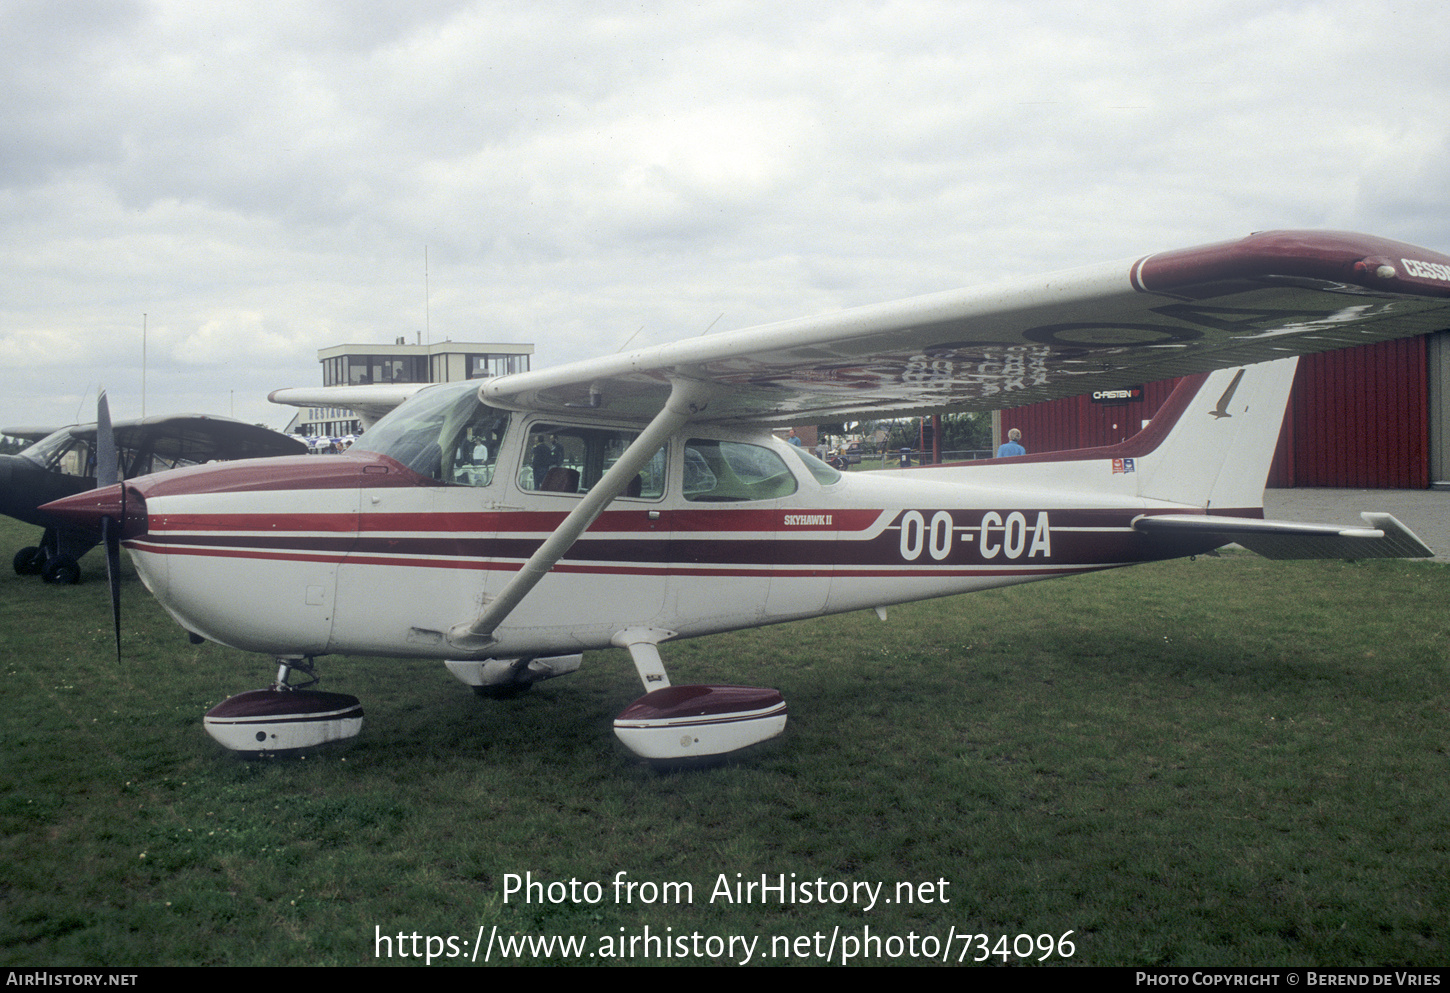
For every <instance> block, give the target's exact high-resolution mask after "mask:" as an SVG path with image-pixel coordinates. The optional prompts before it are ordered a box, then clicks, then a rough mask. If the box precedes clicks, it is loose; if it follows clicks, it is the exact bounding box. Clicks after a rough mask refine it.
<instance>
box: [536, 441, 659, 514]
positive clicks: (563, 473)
mask: <svg viewBox="0 0 1450 993" xmlns="http://www.w3.org/2000/svg"><path fill="white" fill-rule="evenodd" d="M637 437H639V433H638V432H636V431H622V430H618V429H615V428H596V427H581V426H579V425H568V424H549V423H535V424H532V425H530V426H529V436H528V439H527V441H526V442H525V445H524V458H523V464H522V465H521V466H520V467H519V488H520V489H523V490H533V491H535V492H542V493H585V492H587V491H588V490H589V489H590V488H591V487H592V486H593V485H594V484H595V483H597V482H599V480H600V477H602V476H603V475H604V473H605V472H607V471H608V470H609V467H610V466H612V465H614V463H615V462H618V461H619V457H620V456H621V455H623V454H624V450H625V449H626V448H628V447H629V446H630V443H631V442H633V441H634V439H635V438H637ZM664 492H665V452H664V449H661V450H660V451H658V452H656V453H655V456H654V458H652V459H650V461H649V462H648V463H647V464H646V465H645V467H644V468H643V469H641V470H640V471H639V473H638V474H637V475H636V476H635V478H634V479H633V480H631V481H630V484H629V486H628V487H627V488H626V489H625V491H624V493H623V495H624V496H625V497H638V498H640V499H645V500H657V499H659V498H660V497H662V496H664Z"/></svg>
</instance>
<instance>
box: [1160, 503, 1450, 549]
mask: <svg viewBox="0 0 1450 993" xmlns="http://www.w3.org/2000/svg"><path fill="white" fill-rule="evenodd" d="M1359 516H1360V517H1362V518H1364V521H1365V523H1366V524H1368V525H1369V527H1363V528H1356V527H1344V526H1341V525H1337V524H1301V523H1297V522H1295V521H1264V520H1254V519H1252V518H1246V517H1212V516H1205V515H1202V514H1154V515H1151V516H1150V515H1146V514H1145V515H1144V516H1142V517H1138V518H1135V519H1134V520H1133V528H1134V530H1136V531H1140V532H1142V533H1143V534H1148V535H1163V536H1176V537H1189V536H1200V537H1201V536H1204V535H1218V536H1221V537H1222V538H1223V543H1224V544H1228V543H1230V542H1234V543H1236V544H1238V545H1242V546H1243V547H1244V548H1247V549H1248V550H1249V551H1251V552H1257V553H1258V554H1259V555H1262V556H1264V557H1265V558H1269V559H1425V558H1430V557H1431V556H1432V555H1434V554H1435V553H1434V552H1433V551H1431V550H1430V548H1429V547H1428V546H1427V545H1426V544H1425V543H1424V542H1423V541H1421V540H1420V539H1419V538H1417V537H1416V536H1415V534H1414V532H1412V531H1411V530H1410V529H1409V528H1407V527H1405V526H1404V525H1403V524H1401V523H1400V522H1399V521H1397V520H1396V519H1395V518H1394V516H1393V515H1391V514H1371V513H1363V514H1360V515H1359Z"/></svg>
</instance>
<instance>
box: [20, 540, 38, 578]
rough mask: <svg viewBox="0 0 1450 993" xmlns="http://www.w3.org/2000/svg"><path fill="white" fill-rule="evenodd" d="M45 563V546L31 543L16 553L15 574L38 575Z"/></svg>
mask: <svg viewBox="0 0 1450 993" xmlns="http://www.w3.org/2000/svg"><path fill="white" fill-rule="evenodd" d="M44 565H45V549H43V548H36V547H35V546H34V545H31V546H30V547H29V548H22V549H21V550H20V551H18V552H16V553H15V574H16V575H17V576H38V575H40V570H41V567H42V566H44Z"/></svg>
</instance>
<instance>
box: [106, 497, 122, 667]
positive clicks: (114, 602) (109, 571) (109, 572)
mask: <svg viewBox="0 0 1450 993" xmlns="http://www.w3.org/2000/svg"><path fill="white" fill-rule="evenodd" d="M122 500H123V501H124V500H125V495H124V492H123V494H122ZM123 506H124V504H123ZM125 519H126V512H125V510H124V509H123V510H122V511H121V521H122V522H124V521H125ZM121 528H122V523H118V522H116V521H113V520H112V519H111V518H109V517H102V518H101V541H102V542H103V543H104V544H105V546H106V582H107V583H108V584H109V585H110V587H111V621H112V623H113V624H114V625H115V628H116V662H117V664H120V662H121Z"/></svg>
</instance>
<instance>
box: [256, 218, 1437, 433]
mask: <svg viewBox="0 0 1450 993" xmlns="http://www.w3.org/2000/svg"><path fill="white" fill-rule="evenodd" d="M1446 327H1450V256H1445V255H1442V254H1440V253H1438V252H1432V251H1429V250H1427V249H1423V248H1417V247H1415V246H1412V245H1407V244H1404V243H1401V242H1395V241H1389V240H1386V239H1382V238H1374V237H1371V236H1368V235H1360V234H1351V233H1346V232H1322V231H1321V232H1315V231H1271V232H1262V233H1258V234H1254V235H1250V236H1249V237H1247V238H1244V239H1242V240H1240V241H1233V242H1222V243H1218V244H1213V245H1206V246H1201V247H1198V248H1190V249H1184V250H1181V251H1174V252H1165V253H1160V254H1157V255H1149V256H1144V257H1142V258H1138V259H1132V260H1126V261H1122V262H1116V263H1107V264H1103V265H1098V266H1091V267H1086V268H1081V269H1073V270H1069V271H1066V272H1061V273H1056V274H1052V275H1046V276H1036V277H1022V278H1013V279H1010V280H1007V281H1004V282H1000V283H996V284H994V285H991V286H987V287H984V288H977V289H964V290H955V291H951V292H946V293H938V294H933V295H929V296H922V297H915V298H912V299H908V300H901V301H896V302H893V303H887V304H878V305H873V306H868V307H861V308H856V309H852V310H844V311H839V312H836V313H831V314H825V315H822V316H818V317H811V318H805V319H801V320H793V321H786V322H783V323H779V324H769V325H764V326H761V327H756V328H749V329H746V330H741V331H731V332H723V333H719V334H714V335H709V336H705V337H699V338H693V339H688V340H686V341H682V342H676V343H674V344H670V345H663V346H657V347H653V348H647V349H641V350H639V351H635V352H631V353H626V354H622V355H615V356H610V357H607V358H602V359H593V360H590V361H586V362H576V363H571V364H569V365H563V366H557V367H554V368H552V369H544V370H536V371H531V372H524V373H516V374H514V375H510V376H503V377H500V378H498V379H494V380H490V381H488V382H487V383H485V384H483V385H482V386H481V387H480V390H479V395H480V397H481V398H482V399H483V400H484V401H485V402H487V403H489V404H491V405H493V406H496V407H504V408H508V409H515V410H535V411H549V412H564V411H569V410H574V411H578V410H580V409H585V410H589V409H592V410H596V411H599V412H601V413H605V414H608V415H610V416H614V417H619V418H624V419H636V420H645V419H649V418H651V417H653V415H654V414H656V413H657V412H658V411H660V410H661V409H662V408H663V407H664V405H665V402H666V400H667V398H668V397H669V395H670V389H671V384H672V383H673V382H676V381H680V380H685V381H690V382H692V383H694V384H697V389H696V393H697V395H698V396H699V397H700V398H701V399H700V400H698V401H697V403H702V404H704V406H703V407H702V408H701V409H699V410H698V411H697V412H696V413H695V414H694V415H693V417H692V420H695V421H724V422H753V423H759V424H780V423H810V422H818V421H830V420H841V419H842V418H848V417H857V416H871V415H882V414H894V413H906V412H920V411H929V410H941V409H947V408H951V409H956V410H994V409H1000V408H1005V407H1015V406H1020V405H1022V404H1027V403H1035V402H1038V401H1041V400H1049V399H1054V398H1058V397H1065V396H1076V395H1079V394H1083V393H1087V392H1090V391H1092V390H1097V389H1109V388H1118V387H1122V386H1125V385H1129V384H1132V383H1139V382H1144V381H1150V380H1155V379H1163V378H1167V377H1169V376H1180V375H1185V374H1189V373H1195V372H1204V371H1208V370H1211V369H1218V368H1223V367H1227V366H1232V365H1242V364H1248V363H1254V362H1260V361H1265V360H1268V359H1275V358H1282V357H1285V356H1289V355H1301V354H1307V353H1311V352H1321V351H1329V350H1332V349H1337V348H1345V347H1348V346H1351V345H1360V344H1366V343H1369V342H1374V341H1381V340H1385V339H1389V338H1399V337H1409V336H1413V335H1419V334H1426V333H1429V332H1432V331H1437V330H1440V329H1442V328H1446ZM274 397H275V395H274Z"/></svg>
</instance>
